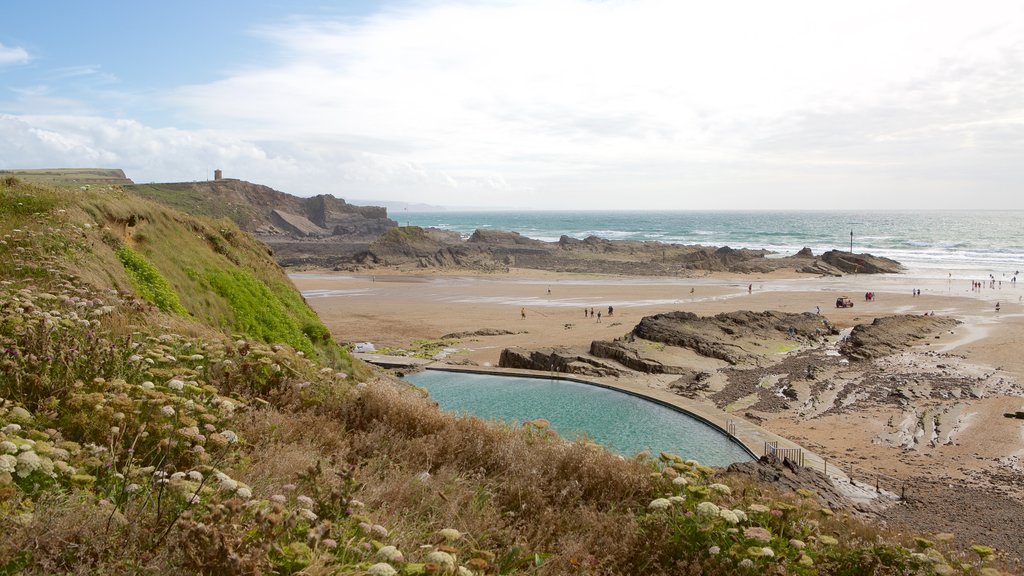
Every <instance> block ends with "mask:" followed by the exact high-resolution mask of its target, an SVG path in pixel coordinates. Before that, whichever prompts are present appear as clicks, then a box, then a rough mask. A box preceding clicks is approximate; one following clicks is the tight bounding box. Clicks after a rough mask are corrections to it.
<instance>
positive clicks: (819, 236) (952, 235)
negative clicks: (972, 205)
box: [390, 210, 1024, 280]
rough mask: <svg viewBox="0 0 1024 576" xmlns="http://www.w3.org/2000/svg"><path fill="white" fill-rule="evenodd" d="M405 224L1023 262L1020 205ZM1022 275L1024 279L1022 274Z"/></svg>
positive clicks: (940, 262)
mask: <svg viewBox="0 0 1024 576" xmlns="http://www.w3.org/2000/svg"><path fill="white" fill-rule="evenodd" d="M390 216H391V217H392V218H393V219H395V220H396V221H398V222H399V224H400V225H403V226H405V225H414V226H423V227H436V228H441V229H445V230H450V231H454V232H458V233H460V234H462V235H463V236H464V237H468V236H469V235H470V234H472V233H473V231H475V230H477V229H496V230H509V231H514V232H518V233H520V234H522V235H523V236H527V237H529V238H534V239H538V240H544V241H548V242H552V241H556V240H558V239H559V238H560V237H561V236H563V235H565V236H569V237H572V238H577V239H583V238H586V237H588V236H598V237H600V238H606V239H609V240H646V241H656V242H666V243H676V244H702V245H705V246H730V247H732V248H752V249H762V248H763V249H767V250H770V251H772V252H775V253H777V254H779V255H786V256H788V255H792V254H794V253H796V252H797V251H798V250H800V249H801V248H804V247H807V248H810V249H811V250H812V251H813V252H814V254H816V255H817V254H821V253H822V252H824V251H826V250H833V249H836V250H844V251H845V250H849V249H850V244H851V232H852V233H853V238H852V244H853V251H854V252H857V253H862V252H867V253H870V254H873V255H875V256H884V257H886V258H892V259H893V260H896V261H898V262H900V263H902V264H903V265H904V266H906V267H907V268H908V269H909V270H910V271H911V272H912V273H914V274H915V275H917V276H921V277H933V278H943V279H944V278H947V277H953V278H972V279H974V278H976V279H979V280H980V279H986V278H988V275H989V274H992V275H993V276H994V277H995V278H997V279H1003V278H1005V279H1009V278H1010V277H1012V276H1013V275H1014V273H1015V272H1018V271H1020V270H1024V211H1013V210H1007V211H977V210H972V211H928V210H924V211H859V212H852V211H836V212H829V211H615V212H611V211H578V212H567V211H486V212H481V211H445V212H409V211H399V212H394V211H393V212H391V213H390ZM1022 280H1024V278H1022Z"/></svg>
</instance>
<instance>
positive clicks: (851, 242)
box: [850, 230, 853, 254]
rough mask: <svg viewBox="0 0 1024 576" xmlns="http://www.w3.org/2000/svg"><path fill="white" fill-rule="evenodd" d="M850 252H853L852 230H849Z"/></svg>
mask: <svg viewBox="0 0 1024 576" xmlns="http://www.w3.org/2000/svg"><path fill="white" fill-rule="evenodd" d="M850 254H853V230H850Z"/></svg>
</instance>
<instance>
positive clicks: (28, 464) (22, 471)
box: [18, 450, 42, 478]
mask: <svg viewBox="0 0 1024 576" xmlns="http://www.w3.org/2000/svg"><path fill="white" fill-rule="evenodd" d="M41 464H42V461H40V459H39V455H38V454H36V453H35V452H32V451H31V450H27V451H25V452H22V453H21V454H18V476H20V477H22V478H24V477H26V476H28V475H29V474H31V473H33V472H35V471H36V470H38V469H39V466H40V465H41Z"/></svg>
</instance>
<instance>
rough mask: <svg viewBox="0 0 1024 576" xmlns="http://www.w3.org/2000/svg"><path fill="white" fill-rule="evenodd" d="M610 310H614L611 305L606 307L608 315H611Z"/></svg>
mask: <svg viewBox="0 0 1024 576" xmlns="http://www.w3.org/2000/svg"><path fill="white" fill-rule="evenodd" d="M612 310H614V309H613V308H612V307H611V306H609V307H608V315H609V316H611V315H612Z"/></svg>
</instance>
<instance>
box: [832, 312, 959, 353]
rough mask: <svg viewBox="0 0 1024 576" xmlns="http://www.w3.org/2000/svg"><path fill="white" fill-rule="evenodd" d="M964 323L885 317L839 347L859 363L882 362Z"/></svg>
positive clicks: (855, 331) (858, 329)
mask: <svg viewBox="0 0 1024 576" xmlns="http://www.w3.org/2000/svg"><path fill="white" fill-rule="evenodd" d="M959 323H960V322H959V321H958V320H956V319H954V318H948V317H945V316H923V315H922V316H909V315H898V316H885V317H882V318H875V320H874V322H872V323H871V324H858V325H857V326H855V327H854V328H853V330H852V331H851V332H850V336H849V337H848V338H846V340H845V341H843V343H842V344H841V345H840V346H839V351H840V352H841V353H842V354H844V355H846V356H848V357H850V358H852V359H855V360H865V359H870V358H878V357H881V356H886V355H889V354H893V353H895V352H898V351H900V350H903V349H904V348H909V347H910V346H911V345H912V344H913V343H914V341H915V340H920V339H921V338H924V337H926V336H927V335H929V334H931V333H933V332H935V331H938V330H945V329H949V328H952V327H953V326H956V325H957V324H959Z"/></svg>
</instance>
